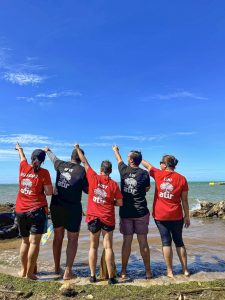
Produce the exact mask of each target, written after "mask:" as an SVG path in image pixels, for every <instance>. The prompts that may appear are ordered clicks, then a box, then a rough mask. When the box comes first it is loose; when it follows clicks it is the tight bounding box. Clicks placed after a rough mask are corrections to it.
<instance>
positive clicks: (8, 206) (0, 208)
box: [0, 202, 15, 213]
mask: <svg viewBox="0 0 225 300" xmlns="http://www.w3.org/2000/svg"><path fill="white" fill-rule="evenodd" d="M14 208H15V204H14V203H10V202H6V203H4V204H0V213H3V212H13V211H14Z"/></svg>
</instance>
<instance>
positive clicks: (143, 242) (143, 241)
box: [137, 234, 152, 279]
mask: <svg viewBox="0 0 225 300" xmlns="http://www.w3.org/2000/svg"><path fill="white" fill-rule="evenodd" d="M137 239H138V243H139V247H140V252H141V256H142V258H143V262H144V265H145V272H146V279H150V278H152V272H151V267H150V250H149V246H148V239H147V234H137Z"/></svg>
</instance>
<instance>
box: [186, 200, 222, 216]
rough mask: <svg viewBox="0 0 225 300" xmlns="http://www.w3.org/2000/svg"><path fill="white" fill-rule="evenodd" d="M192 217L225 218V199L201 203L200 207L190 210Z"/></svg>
mask: <svg viewBox="0 0 225 300" xmlns="http://www.w3.org/2000/svg"><path fill="white" fill-rule="evenodd" d="M190 215H191V217H196V218H213V217H218V218H221V219H225V201H220V202H216V203H213V202H207V201H203V202H201V203H200V209H196V210H194V211H192V212H190Z"/></svg>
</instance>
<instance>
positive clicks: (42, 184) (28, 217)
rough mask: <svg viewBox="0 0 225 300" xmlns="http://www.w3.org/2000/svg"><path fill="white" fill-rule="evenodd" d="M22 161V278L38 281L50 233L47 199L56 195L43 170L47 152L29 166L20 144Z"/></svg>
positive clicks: (35, 154) (18, 204)
mask: <svg viewBox="0 0 225 300" xmlns="http://www.w3.org/2000/svg"><path fill="white" fill-rule="evenodd" d="M16 150H17V151H18V153H19V157H20V175H19V191H18V195H17V199H16V217H17V221H18V227H19V232H20V235H21V237H22V243H21V247H20V258H21V264H22V269H21V272H20V273H19V275H20V276H21V277H27V278H30V279H37V277H36V276H35V275H34V273H35V268H36V263H37V258H38V253H39V247H40V241H41V236H42V234H43V233H45V232H46V229H47V209H48V203H47V200H46V195H47V196H50V195H52V192H53V188H52V182H51V178H50V174H49V172H48V170H46V169H43V168H41V164H42V162H44V160H45V152H44V151H43V150H41V149H36V150H34V151H33V153H32V155H31V164H28V162H27V160H26V157H25V155H24V152H23V148H21V147H20V145H19V144H18V143H17V144H16Z"/></svg>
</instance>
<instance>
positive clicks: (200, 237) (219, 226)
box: [0, 219, 225, 286]
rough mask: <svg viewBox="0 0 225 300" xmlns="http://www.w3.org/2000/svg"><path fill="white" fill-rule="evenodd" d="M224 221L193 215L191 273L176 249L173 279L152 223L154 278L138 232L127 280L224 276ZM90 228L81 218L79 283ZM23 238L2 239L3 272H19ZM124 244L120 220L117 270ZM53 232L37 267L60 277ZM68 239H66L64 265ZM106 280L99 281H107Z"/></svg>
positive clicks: (188, 232) (84, 277) (84, 278)
mask: <svg viewBox="0 0 225 300" xmlns="http://www.w3.org/2000/svg"><path fill="white" fill-rule="evenodd" d="M224 228H225V221H223V220H217V219H212V220H202V219H192V225H191V227H190V228H189V229H184V242H185V245H186V248H187V253H188V267H189V270H190V272H191V276H190V277H189V278H186V277H185V276H183V275H181V267H180V264H179V261H178V258H177V255H176V253H175V251H174V274H175V278H174V279H168V278H167V277H166V276H165V273H166V267H165V263H164V260H163V256H162V250H161V241H160V238H159V234H158V230H157V228H156V226H155V224H154V222H152V220H151V223H150V230H149V235H148V240H149V245H150V250H151V267H152V271H153V276H154V278H153V279H152V280H150V281H146V280H145V272H144V266H143V262H142V259H141V256H140V253H139V246H138V243H137V239H136V236H134V240H133V244H132V253H131V256H130V260H129V264H128V273H127V275H128V280H127V284H138V285H141V286H146V285H149V284H170V283H174V282H177V283H180V282H186V281H208V280H214V279H225V251H224V249H225V235H224ZM88 240H89V239H88V231H87V229H86V223H85V222H84V220H83V221H82V226H81V233H80V239H79V247H78V252H77V257H76V259H75V264H74V273H75V274H76V275H77V276H78V277H77V278H76V279H73V281H74V282H76V283H79V284H86V283H88V276H89V268H88V247H89V241H88ZM19 246H20V239H13V240H5V241H0V272H3V273H7V274H11V275H15V276H16V275H17V273H18V271H19V268H20V262H19V258H18V253H19ZM121 246H122V236H121V234H120V233H119V231H118V224H117V226H116V230H115V232H114V252H115V258H116V265H117V271H118V272H119V271H120V269H121V254H120V252H121ZM51 247H52V236H51V237H50V239H49V240H48V242H47V243H46V245H45V246H42V247H41V250H40V255H39V261H38V270H39V275H40V279H42V280H46V279H59V278H58V277H57V276H55V275H54V274H53V273H52V272H53V269H54V268H53V257H52V250H51ZM65 251H66V240H65V241H64V243H63V251H62V268H64V267H65ZM101 253H102V243H100V247H99V259H98V263H99V261H100V256H101ZM105 283H106V281H102V282H99V283H98V284H105Z"/></svg>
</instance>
